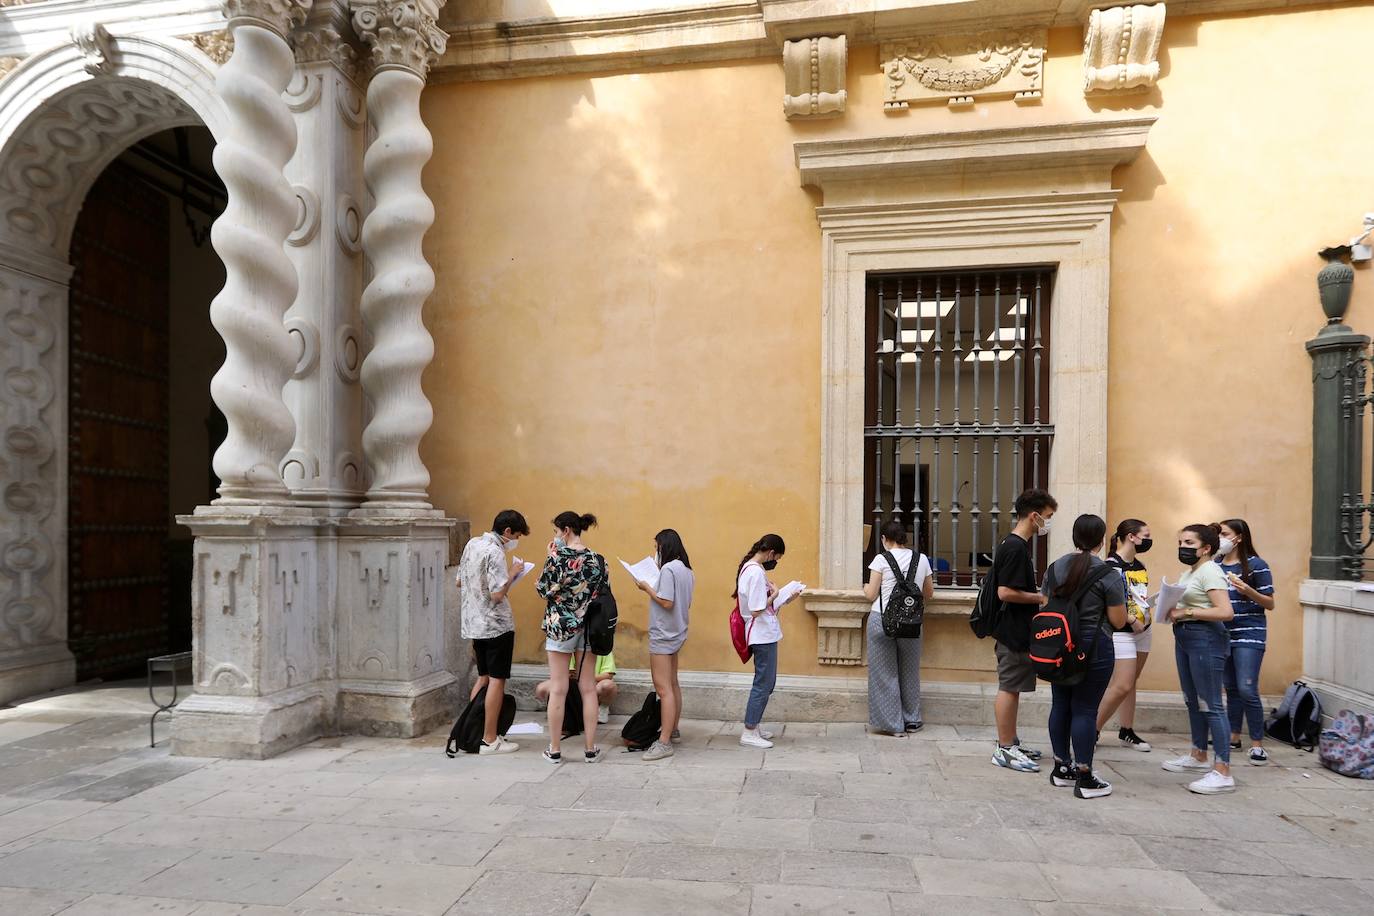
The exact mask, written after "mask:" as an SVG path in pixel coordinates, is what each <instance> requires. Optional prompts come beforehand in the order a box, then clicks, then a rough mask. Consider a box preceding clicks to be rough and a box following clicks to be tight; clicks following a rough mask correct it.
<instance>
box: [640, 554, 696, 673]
mask: <svg viewBox="0 0 1374 916" xmlns="http://www.w3.org/2000/svg"><path fill="white" fill-rule="evenodd" d="M695 587H696V576H694V575H692V571H691V570H690V569H688V568H687V567H686V566H685V565H684V564H683V562H682V561H681V560H673V561H672V562H670V563H665V564H664V565H663V568H662V569H660V570H659V573H658V597H660V598H666V599H668V600H670V601H672V602H673V609H672V610H671V611H670V610H667V609H665V608H664V607H663V606H662V605H660V604H659V603H658V602H657V601H650V602H649V650H650V651H651V652H655V653H657V654H671V653H673V652H676V651H677V650H678V649H680V648H682V644H683V643H684V642H686V641H687V621H688V619H689V617H690V614H691V610H692V589H694V588H695Z"/></svg>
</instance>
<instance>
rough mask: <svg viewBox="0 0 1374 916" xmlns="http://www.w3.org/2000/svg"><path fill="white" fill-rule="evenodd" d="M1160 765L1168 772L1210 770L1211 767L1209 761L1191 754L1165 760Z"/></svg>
mask: <svg viewBox="0 0 1374 916" xmlns="http://www.w3.org/2000/svg"><path fill="white" fill-rule="evenodd" d="M1160 766H1161V767H1162V768H1163V769H1166V770H1168V771H1169V772H1170V773H1187V772H1189V771H1191V770H1210V769H1211V768H1212V765H1211V764H1210V763H1208V762H1207V761H1205V760H1198V759H1197V758H1196V757H1194V756H1193V755H1192V754H1184V755H1183V756H1182V757H1175V758H1174V759H1173V760H1166V761H1164V763H1162V764H1160Z"/></svg>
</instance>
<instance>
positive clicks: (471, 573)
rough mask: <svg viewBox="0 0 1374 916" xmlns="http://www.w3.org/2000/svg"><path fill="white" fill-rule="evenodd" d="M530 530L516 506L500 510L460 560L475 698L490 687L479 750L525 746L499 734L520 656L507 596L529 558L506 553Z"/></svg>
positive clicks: (505, 750) (462, 605) (488, 751)
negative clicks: (508, 687)
mask: <svg viewBox="0 0 1374 916" xmlns="http://www.w3.org/2000/svg"><path fill="white" fill-rule="evenodd" d="M529 533H530V526H529V525H528V524H527V523H526V522H525V517H524V516H523V515H521V514H520V513H519V512H516V511H515V510H514V509H503V510H502V511H500V512H498V513H496V520H495V521H493V522H492V523H491V530H490V531H488V532H487V533H486V534H484V535H482V536H481V537H476V538H472V539H471V540H469V541H468V542H467V545H466V546H465V547H464V548H463V557H462V559H461V560H459V561H458V588H459V592H458V594H459V598H458V602H459V606H460V608H461V609H462V633H463V636H464V638H466V639H470V640H471V641H472V654H473V655H474V656H476V658H477V683H475V684H474V685H473V687H472V696H474V697H475V696H477V692H478V691H479V690H481V689H482V688H483V687H485V688H487V697H486V703H485V706H484V709H485V711H486V718H485V720H484V721H485V727H484V730H483V734H482V744H481V747H480V748H479V749H478V753H479V754H509V753H512V752H513V751H518V750H520V745H518V744H516V743H515V742H514V741H507V740H506V738H505V737H504V736H502V735H498V734H497V733H496V729H497V725H498V723H499V722H500V719H501V703H502V701H504V699H505V696H506V681H507V680H509V679H510V666H511V658H512V656H513V655H514V654H515V616H514V614H513V613H512V612H511V607H510V601H509V600H508V599H507V596H508V595H509V593H510V589H511V586H512V585H514V584H515V576H516V573H518V572H520V570H521V569H523V568H524V565H525V561H524V560H522V559H520V558H519V557H517V556H514V555H512V556H511V560H510V566H509V567H508V566H507V565H506V554H507V553H510V552H511V551H513V550H515V545H516V544H517V543H518V542H519V540H520V538H521V537H523V536H525V535H527V534H529Z"/></svg>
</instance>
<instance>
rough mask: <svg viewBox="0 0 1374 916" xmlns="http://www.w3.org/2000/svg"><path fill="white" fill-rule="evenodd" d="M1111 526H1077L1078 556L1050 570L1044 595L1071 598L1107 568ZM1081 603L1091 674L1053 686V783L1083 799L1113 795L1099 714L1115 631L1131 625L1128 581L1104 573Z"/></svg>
mask: <svg viewBox="0 0 1374 916" xmlns="http://www.w3.org/2000/svg"><path fill="white" fill-rule="evenodd" d="M1106 536H1107V523H1106V522H1104V521H1103V520H1102V519H1100V518H1098V517H1097V516H1096V515H1080V516H1078V518H1076V519H1075V520H1074V523H1073V546H1074V551H1073V553H1068V554H1065V555H1064V556H1062V557H1060V558H1059V559H1057V560H1055V561H1054V563H1052V564H1051V565H1050V567H1049V569H1047V570H1045V585H1044V589H1043V592H1044V594H1045V595H1046V596H1047V597H1049V596H1053V597H1055V598H1062V599H1064V600H1065V601H1068V600H1071V599H1072V598H1073V596H1074V594H1075V593H1076V592H1077V591H1078V589H1079V586H1081V585H1082V584H1083V583H1084V582H1086V581H1088V576H1090V575H1091V574H1092V571H1093V570H1094V569H1099V568H1101V567H1103V566H1105V565H1106V564H1105V563H1104V562H1103V561H1102V560H1100V559H1098V557H1097V555H1096V554H1097V552H1098V551H1099V550H1101V549H1102V541H1103V540H1104V539H1105V538H1106ZM1101 575H1102V578H1099V579H1098V580H1097V581H1096V582H1094V583H1093V584H1092V585H1091V586H1089V588H1088V590H1087V592H1086V593H1085V594H1084V595H1083V597H1082V598H1081V599H1079V602H1078V607H1077V608H1071V611H1073V610H1076V611H1077V612H1078V638H1079V640H1081V642H1082V646H1083V648H1084V649H1085V650H1086V651H1087V653H1088V670H1087V673H1086V674H1085V675H1084V676H1083V680H1081V681H1079V682H1078V683H1077V684H1072V685H1068V684H1051V685H1050V695H1051V696H1052V697H1053V700H1052V705H1051V706H1050V725H1049V727H1050V744H1051V745H1052V746H1053V748H1054V771H1053V772H1052V773H1050V784H1051V785H1055V786H1061V787H1062V786H1073V787H1074V789H1073V794H1074V795H1076V796H1078V797H1079V798H1102V797H1104V796H1107V795H1111V794H1112V784H1111V783H1109V782H1106V781H1104V780H1102V779H1099V778H1098V777H1097V774H1096V773H1094V772H1093V751H1094V747H1095V745H1096V744H1097V711H1098V704H1100V703H1101V702H1102V694H1104V693H1105V692H1106V690H1107V684H1108V683H1109V682H1110V681H1111V679H1112V671H1113V668H1114V667H1115V663H1116V655H1115V651H1114V648H1113V644H1114V640H1113V639H1112V630H1113V629H1114V628H1119V627H1121V626H1122V625H1124V624H1125V623H1126V583H1125V581H1124V580H1123V579H1122V578H1121V576H1119V575H1117V574H1116V573H1114V572H1111V573H1103V574H1101Z"/></svg>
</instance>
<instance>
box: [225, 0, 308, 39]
mask: <svg viewBox="0 0 1374 916" xmlns="http://www.w3.org/2000/svg"><path fill="white" fill-rule="evenodd" d="M222 6H223V8H224V18H225V19H227V20H228V21H229V25H230V26H231V27H232V26H234V25H236V24H238V23H252V24H253V25H260V26H263V27H264V28H268V29H271V30H272V31H274V32H276V33H277V34H278V35H280V36H281V37H283V38H285V37H286V36H288V35H290V34H291V30H292V29H293V28H295V27H296V26H298V25H300V24H301V23H302V22H304V21H305V17H306V16H307V15H308V14H309V13H310V0H223V4H222Z"/></svg>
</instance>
